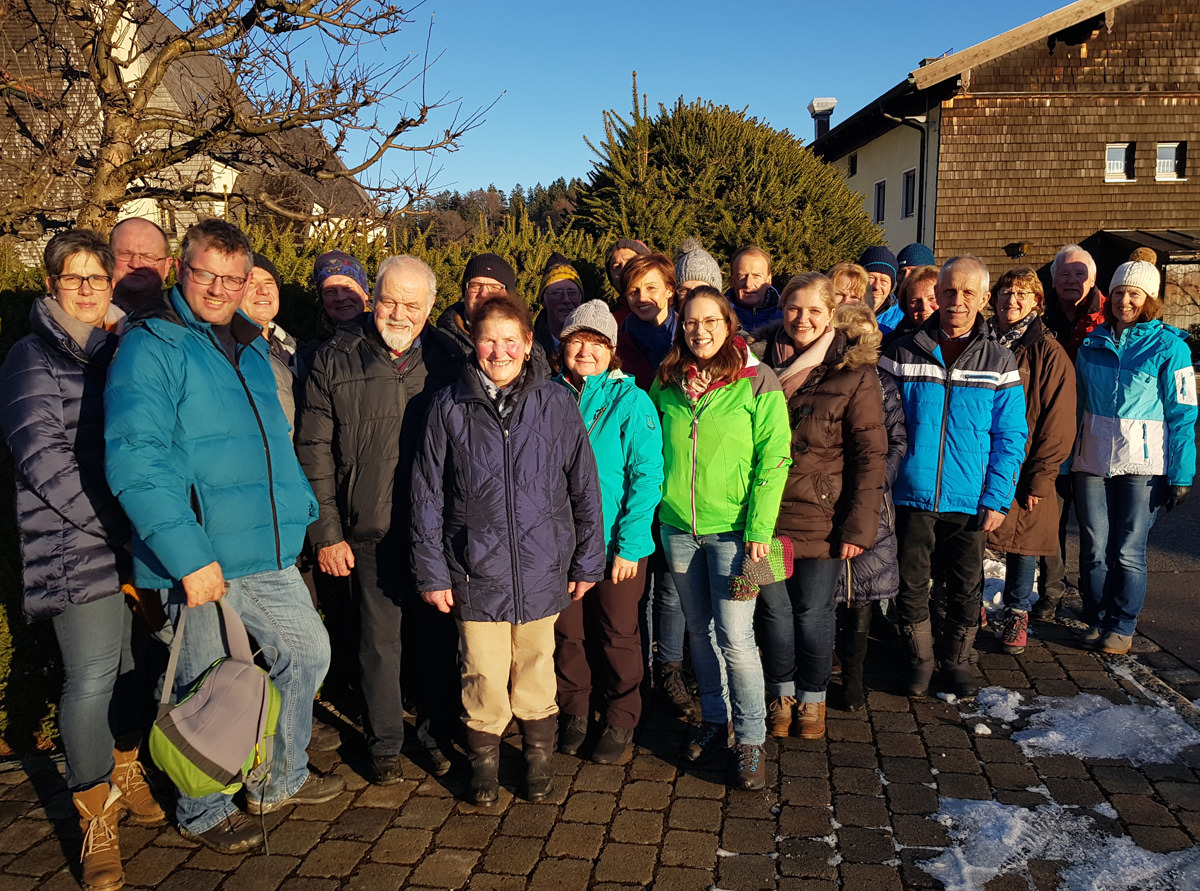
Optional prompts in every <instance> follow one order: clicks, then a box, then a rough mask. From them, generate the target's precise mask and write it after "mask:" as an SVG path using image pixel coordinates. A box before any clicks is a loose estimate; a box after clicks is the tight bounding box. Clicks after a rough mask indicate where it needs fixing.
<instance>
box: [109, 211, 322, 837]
mask: <svg viewBox="0 0 1200 891" xmlns="http://www.w3.org/2000/svg"><path fill="white" fill-rule="evenodd" d="M251 268H252V252H251V249H250V242H249V240H248V239H247V238H246V236H245V235H244V234H243V233H242V232H241V231H240V230H239V229H238V228H237V227H236V226H233V225H231V224H229V223H226V222H222V221H220V220H204V221H202V222H200V223H198V224H196V225H195V226H192V227H191V228H190V229H189V230H188V231H187V234H186V235H185V236H184V239H183V249H182V258H181V262H180V270H179V284H178V285H176V287H175V288H174V289H172V290H171V291H169V292H167V293H166V294H165V295H164V297H163V300H162V301H161V302H158V303H155V304H151V305H149V306H147V307H145V308H144V309H143V310H142V311H140V312H138V313H137V314H135V316H134V317H133V319H132V320H131V321H130V323H129V328H128V331H127V334H126V335H125V339H124V341H123V342H122V345H121V348H120V350H119V351H118V354H117V358H116V359H114V360H113V364H112V366H111V369H110V371H109V375H108V383H107V386H106V388H105V397H104V402H105V429H104V436H105V445H106V455H105V474H106V476H107V477H108V482H109V485H110V486H111V488H112V491H113V493H114V494H116V496H117V498H118V499H119V500H120V502H121V507H122V508H124V510H125V512H126V514H127V515H128V516H129V520H130V523H131V524H132V526H133V530H134V533H135V535H134V541H133V557H134V581H135V583H136V584H137V585H138V586H139V587H143V588H158V589H161V591H162V594H163V598H164V602H165V604H166V605H167V608H168V614H169V615H171V616H172V618H177V617H178V616H179V614H180V613H181V611H182V610H183V609H185V608H188V609H189V610H190V612H189V621H188V623H187V627H186V631H185V634H184V641H183V650H182V654H181V656H180V666H179V672H178V675H177V677H178V679H179V682H180V685H179V687H178V688H177V690H178V691H183V690H185V689H187V687H188V686H189V685H190V684H191V683H192V682H193V681H194V680H195V679H196V678H197V677H199V675H200V674H201V673H203V671H204V670H205V669H206V668H208V666H209V665H211V664H212V662H213V661H215V660H216V659H218V658H220V657H221V656H223V655H225V647H224V644H223V642H222V639H221V634H220V629H219V627H218V622H217V615H216V608H215V607H214V606H212V605H211V604H212V603H213V602H214V601H216V600H220V599H222V598H223V599H224V601H225V602H226V603H228V604H230V605H231V606H233V607H234V609H236V610H237V612H238V614H239V615H240V616H241V617H242V619H243V621H244V622H245V625H246V628H247V630H249V632H250V633H251V634H252V635H253V636H254V638H255V640H256V641H257V642H258V644H259V646H260V647H262V649H263V653H264V655H265V656H266V657H267V660H268V662H269V664H270V675H271V679H272V680H273V681H274V682H275V684H276V686H277V687H278V688H279V692H280V695H281V708H280V714H279V726H278V730H277V735H276V738H275V744H274V752H273V756H272V760H271V765H270V778H269V780H268V782H267V785H266V787H265V789H264V791H263V793H262V798H261V799H248V801H247V805H248V808H249V810H250V811H251V813H255V814H258V813H265V812H267V811H271V810H274V809H276V808H278V807H279V806H280V805H282V804H283V803H285V802H286V803H288V804H304V803H320V802H323V801H328V800H330V799H332V798H333V797H335V796H336V795H337V794H338V793H339V792H340V791H341V790H342V788H344V785H345V784H344V782H343V781H342V780H341V779H340V778H338V777H322V776H318V775H317V774H313V773H310V772H309V769H308V758H307V756H306V755H305V751H304V750H305V748H306V746H307V745H308V740H309V736H310V734H311V732H312V700H313V696H314V695H315V694H316V691H317V688H318V687H319V686H320V683H321V681H322V679H323V678H324V676H325V671H326V669H327V668H328V667H329V637H328V635H327V634H326V633H325V629H324V627H323V626H322V624H321V619H320V617H319V616H318V615H317V612H316V610H315V609H313V607H312V601H311V600H310V599H309V595H308V589H307V588H305V586H304V582H303V581H301V579H300V574H299V572H298V571H297V570H296V566H295V563H296V556H297V555H298V554H299V552H300V546H301V543H302V542H303V539H304V531H305V529H306V528H307V526H308V524H309V523H310V522H312V521H313V520H314V519H316V516H317V503H316V499H315V498H314V497H313V493H312V489H311V488H309V485H308V481H307V480H306V479H305V477H304V473H303V472H302V471H301V469H300V463H299V462H298V461H297V460H296V455H295V452H294V451H293V450H292V444H291V440H290V438H289V435H288V433H289V427H288V422H287V419H286V418H285V417H284V414H283V408H282V407H281V406H280V403H279V399H278V397H277V395H276V388H275V376H274V374H273V372H272V371H271V366H270V362H269V359H268V356H267V342H266V340H264V339H263V337H262V336H261V335H262V329H261V328H259V326H258V325H256V324H255V323H254V322H252V321H250V319H249V318H247V317H246V316H245V315H243V314H241V313H240V312H239V311H238V307H239V305H240V303H241V298H242V291H243V290H244V289H245V287H246V279H247V277H248V276H249V274H250V270H251ZM176 815H177V817H178V819H179V827H180V832H181V833H182V834H183V836H184V837H185V838H189V839H192V840H195V841H199V842H201V843H203V844H204V845H206V846H207V847H209V848H212V849H213V850H216V851H219V852H221V853H241V852H244V851H248V850H251V849H253V848H255V847H257V846H258V845H260V844H262V841H263V834H262V832H261V830H259V829H258V828H257V826H256V825H255V822H252V821H250V820H248V819H247V818H246V817H245V816H243V815H242V814H240V813H239V812H238V810H237V809H236V807H235V806H234V804H233V799H232V797H231V796H228V795H223V794H221V793H217V794H214V795H209V796H205V797H204V798H191V797H188V796H186V795H182V794H181V795H180V798H179V802H178V805H177V807H176Z"/></svg>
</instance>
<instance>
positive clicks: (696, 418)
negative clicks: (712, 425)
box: [691, 393, 710, 535]
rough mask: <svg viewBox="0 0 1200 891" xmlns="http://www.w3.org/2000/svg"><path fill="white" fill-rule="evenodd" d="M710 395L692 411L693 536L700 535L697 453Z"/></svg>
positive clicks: (702, 398)
mask: <svg viewBox="0 0 1200 891" xmlns="http://www.w3.org/2000/svg"><path fill="white" fill-rule="evenodd" d="M709 395H710V394H708V393H705V394H704V395H703V396H701V397H700V402H699V403H697V404H696V407H695V408H694V409H692V482H691V489H692V492H691V494H692V498H691V501H692V535H699V534H700V533H699V532H697V531H696V464H697V458H698V454H697V453H698V451H699V448H700V444H699V443H700V413H701V412H702V411H703V410H704V409H705V407H706V405H705V402H704V400H705V399H707V398H708V397H709Z"/></svg>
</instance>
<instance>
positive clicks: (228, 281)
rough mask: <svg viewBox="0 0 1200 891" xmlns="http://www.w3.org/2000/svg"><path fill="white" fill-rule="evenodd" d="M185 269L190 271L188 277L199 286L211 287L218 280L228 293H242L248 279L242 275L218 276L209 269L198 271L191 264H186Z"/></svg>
mask: <svg viewBox="0 0 1200 891" xmlns="http://www.w3.org/2000/svg"><path fill="white" fill-rule="evenodd" d="M183 265H184V267H185V268H186V269H187V271H188V275H189V276H190V277H191V279H192V281H194V282H195V283H196V284H198V285H211V284H212V283H213V282H215V281H216V280H217V279H220V280H221V285H222V287H224V288H225V290H227V291H240V290H241V289H242V288H244V287H246V279H245V278H244V277H243V276H240V275H217V274H216V273H215V272H209V271H208V270H207V269H197V268H196V267H195V266H192V265H191V264H190V263H184V264H183Z"/></svg>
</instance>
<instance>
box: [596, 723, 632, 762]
mask: <svg viewBox="0 0 1200 891" xmlns="http://www.w3.org/2000/svg"><path fill="white" fill-rule="evenodd" d="M632 742H633V731H632V730H626V729H624V728H623V727H613V726H612V725H611V724H610V725H608V726H607V727H605V728H604V732H603V733H601V734H600V739H599V740H597V741H596V748H595V749H593V750H592V760H593V761H595V762H596V763H597V764H619V763H620V762H621V761H623V760H625V757H626V756H627V755H628V754H629V746H630V744H631V743H632Z"/></svg>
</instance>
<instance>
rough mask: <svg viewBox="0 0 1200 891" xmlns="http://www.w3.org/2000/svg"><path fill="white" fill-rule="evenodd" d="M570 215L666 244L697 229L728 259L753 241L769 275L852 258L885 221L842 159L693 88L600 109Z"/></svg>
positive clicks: (605, 235) (876, 239)
mask: <svg viewBox="0 0 1200 891" xmlns="http://www.w3.org/2000/svg"><path fill="white" fill-rule="evenodd" d="M643 102H644V100H643ZM588 144H589V145H590V146H591V147H592V150H593V151H594V152H595V153H596V155H597V158H596V160H595V161H594V162H593V169H592V171H591V172H590V174H589V176H588V182H587V183H586V184H584V185H583V186H582V187H581V188H580V189H579V193H578V211H577V214H576V216H577V219H578V220H579V222H580V224H581V225H582V226H583V227H584V228H585V229H587V230H588V231H590V232H592V233H593V234H594V235H596V236H597V238H599V239H600V240H601V242H602V243H603V242H605V241H608V240H611V239H614V238H621V237H626V236H629V237H636V238H640V239H642V240H643V241H646V242H647V243H648V244H651V245H654V246H655V247H657V248H659V249H662V250H665V251H667V252H668V253H670V252H671V251H672V250H673V249H674V248H676V247H677V246H678V245H679V244H680V243H681V242H682V241H683V239H684V238H686V237H687V236H690V235H698V236H699V237H700V240H701V241H702V243H703V244H704V247H705V248H706V249H707V250H708V251H710V252H711V253H712V254H713V255H714V256H715V257H717V258H718V259H719V260H723V261H725V262H726V263H727V262H728V261H729V260H730V259H731V258H732V255H733V254H734V253H735V252H736V251H737V250H738V248H740V247H742V246H744V245H747V244H758V245H760V246H761V247H762V248H763V249H764V250H766V251H767V252H768V253H769V254H771V256H772V258H773V259H774V263H773V268H774V269H775V271H776V272H777V279H780V280H786V278H787V277H789V276H791V275H793V274H795V273H797V272H801V271H804V270H808V269H828V268H829V267H830V266H832V265H833V264H834V263H837V262H839V261H842V260H853V259H854V258H856V257H857V256H858V255H859V253H860V252H861V251H862V250H863V249H864V248H866V247H868V246H870V245H871V244H880V243H882V233H881V232H880V231H879V229H878V228H877V227H876V226H874V225H873V224H872V223H871V221H870V219H869V218H868V217H867V215H866V213H865V212H864V210H863V207H862V199H861V198H860V197H859V196H857V195H855V194H854V193H853V192H851V191H850V190H849V189H848V188H847V187H846V184H845V182H844V180H843V179H842V177H841V175H840V174H839V173H838V171H837V170H836V169H835V168H833V167H832V166H830V165H828V164H826V163H824V162H823V161H821V160H820V159H819V158H817V157H816V156H815V155H814V154H813V153H812V152H811V151H810V150H809V149H808V148H806V147H805V146H804V145H803V144H802V142H801V141H800V140H799V139H797V138H795V137H794V136H792V135H791V134H790V133H789V132H788V131H787V130H782V131H780V130H775V129H773V128H771V127H769V126H768V125H766V124H764V123H762V122H760V121H759V120H758V119H757V118H753V117H748V116H747V114H746V112H745V111H744V110H743V111H734V110H733V109H731V108H729V107H728V106H719V105H714V104H713V103H712V102H704V101H701V100H699V99H697V100H696V101H694V102H691V103H684V101H683V99H682V98H680V99H679V100H678V101H677V102H676V103H675V105H674V106H673V107H672V108H667V107H666V106H664V105H659V110H658V114H657V115H654V116H650V115H649V114H648V113H647V112H646V109H645V106H644V104H643V107H642V108H639V107H638V101H637V79H636V75H635V78H634V106H633V113H632V115H631V116H630V117H629V118H628V119H626V118H624V117H622V116H621V115H619V114H618V113H617V112H615V111H607V112H605V113H604V139H603V140H602V141H601V143H600V144H599V146H596V145H593V144H592V143H591V142H589V143H588Z"/></svg>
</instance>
